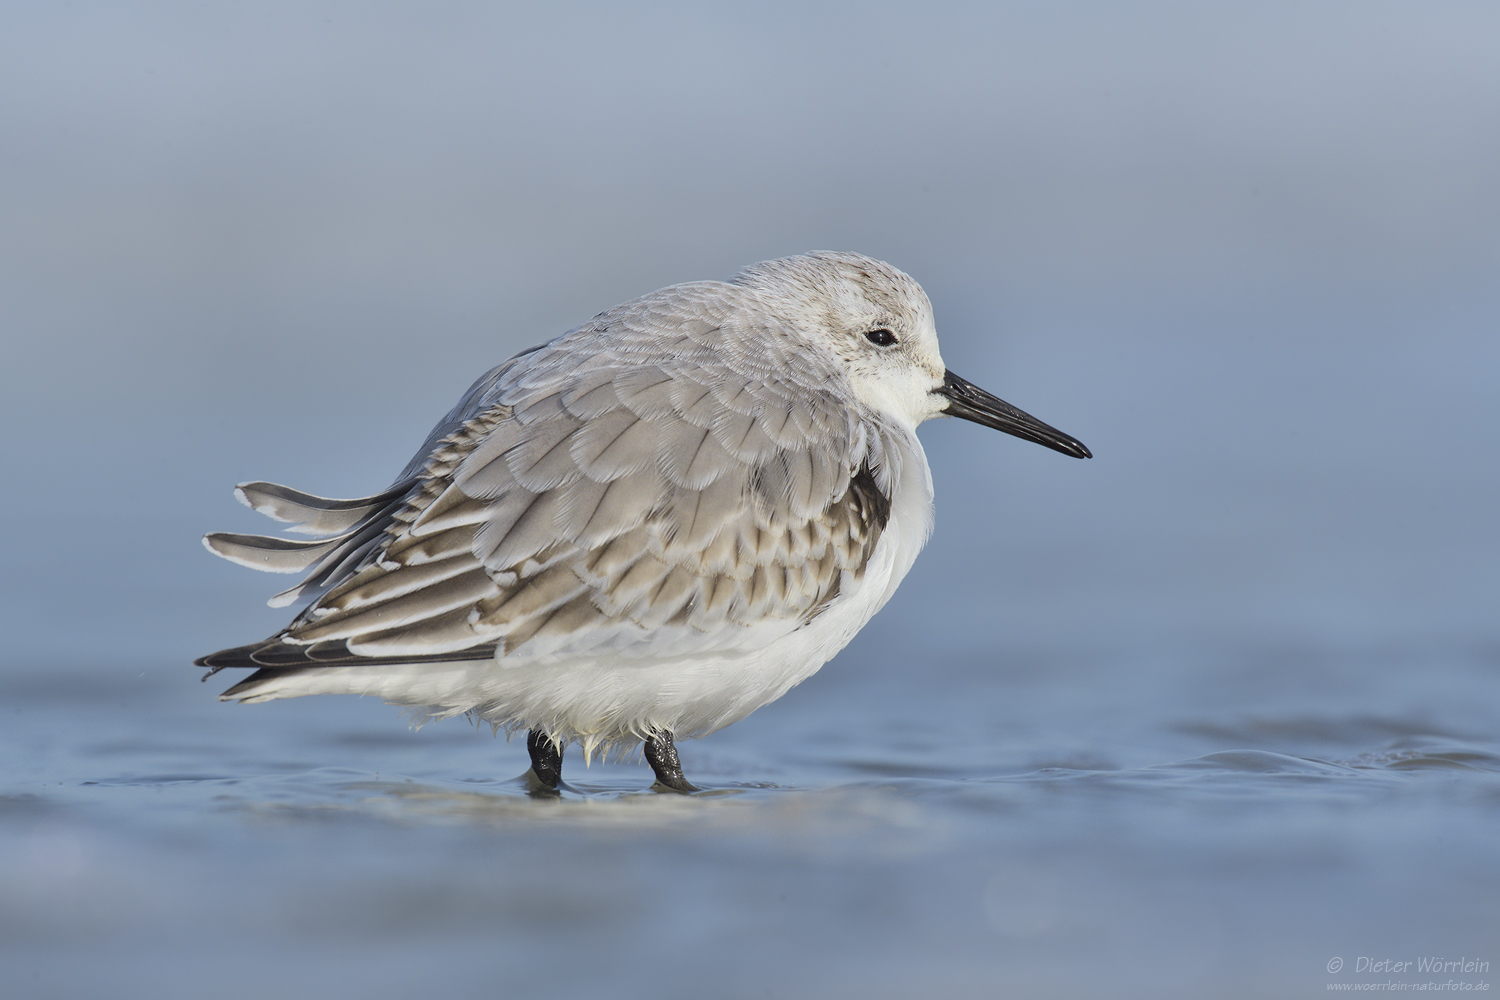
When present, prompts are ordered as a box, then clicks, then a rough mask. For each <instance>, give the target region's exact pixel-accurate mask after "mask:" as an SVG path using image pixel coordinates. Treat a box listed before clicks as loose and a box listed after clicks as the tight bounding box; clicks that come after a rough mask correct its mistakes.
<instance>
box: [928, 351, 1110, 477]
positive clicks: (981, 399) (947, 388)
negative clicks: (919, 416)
mask: <svg viewBox="0 0 1500 1000" xmlns="http://www.w3.org/2000/svg"><path fill="white" fill-rule="evenodd" d="M933 391H934V392H936V393H937V394H938V395H940V396H947V397H948V405H947V406H946V407H944V408H943V412H944V413H947V414H949V415H950V416H954V417H963V418H964V419H965V420H972V421H974V422H975V423H976V424H984V426H986V427H993V428H995V430H997V431H1004V432H1005V433H1007V434H1014V435H1015V436H1016V437H1018V438H1022V439H1024V440H1026V441H1034V442H1036V443H1037V444H1040V445H1045V446H1046V447H1048V448H1051V449H1052V450H1053V451H1060V452H1062V453H1063V454H1064V455H1072V456H1073V457H1074V458H1093V457H1094V455H1093V453H1092V452H1090V451H1089V450H1088V449H1087V448H1085V447H1084V446H1083V442H1082V441H1079V440H1078V439H1077V438H1072V437H1069V436H1068V435H1066V434H1064V433H1063V432H1062V431H1060V430H1058V429H1057V428H1056V427H1051V426H1048V425H1047V424H1044V423H1042V422H1041V421H1040V420H1038V419H1037V418H1036V417H1033V416H1032V415H1031V414H1029V413H1027V412H1025V411H1024V410H1018V409H1016V408H1015V407H1014V406H1011V405H1010V404H1009V403H1007V402H1006V401H1005V400H1003V399H1000V398H999V397H996V396H991V395H990V394H989V393H987V392H985V391H984V390H983V389H981V388H979V386H977V385H975V384H974V383H973V382H970V381H969V380H968V379H963V378H959V377H958V376H957V375H955V374H953V373H952V372H944V373H943V384H942V387H941V388H938V389H934V390H933Z"/></svg>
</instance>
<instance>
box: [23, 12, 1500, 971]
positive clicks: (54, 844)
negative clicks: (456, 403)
mask: <svg viewBox="0 0 1500 1000" xmlns="http://www.w3.org/2000/svg"><path fill="white" fill-rule="evenodd" d="M0 135H3V136H4V141H3V143H0V343H3V351H4V354H3V357H4V363H3V364H0V428H3V434H0V461H3V463H4V467H5V468H7V469H8V470H10V473H9V476H8V477H7V480H6V481H7V483H8V485H9V488H10V495H11V503H10V515H9V517H7V518H6V527H5V529H4V546H5V564H4V565H5V572H4V573H3V576H0V586H3V588H4V592H3V595H0V626H3V629H4V635H5V643H4V653H3V661H0V697H3V699H4V700H3V706H4V710H5V712H6V716H7V719H9V720H10V722H9V723H8V725H7V729H8V731H9V733H8V736H7V737H6V739H5V749H4V755H5V757H4V759H5V760H6V761H7V767H6V770H7V771H9V772H10V773H11V778H10V779H9V787H8V788H5V789H0V793H3V798H0V803H3V806H0V844H3V845H6V846H4V851H5V853H4V854H3V855H0V858H8V860H0V953H3V954H6V955H7V956H8V958H7V959H6V961H7V963H8V964H9V965H10V967H11V968H12V969H13V970H15V971H14V972H13V974H12V975H13V976H14V977H15V979H16V981H17V982H20V983H22V984H23V985H24V987H25V989H24V991H23V992H24V993H25V995H37V996H74V995H78V996H82V995H85V994H89V993H91V992H95V991H97V990H99V989H101V988H104V987H105V986H106V985H108V986H110V988H112V989H114V990H115V991H116V992H117V993H119V994H120V995H125V994H132V995H133V991H134V990H137V989H138V990H139V991H140V992H141V993H142V994H143V995H144V994H146V993H149V994H150V995H153V996H177V995H181V996H195V995H202V991H203V989H205V988H206V987H207V986H208V985H209V984H212V986H213V988H214V989H215V990H216V991H217V992H219V994H220V995H226V996H230V995H233V996H237V995H241V993H239V992H236V991H237V990H238V991H242V992H243V995H246V996H254V995H264V994H265V992H269V991H270V990H273V989H274V990H276V991H278V992H280V993H282V994H284V995H288V996H293V995H297V996H300V995H304V994H306V995H312V994H313V993H314V992H317V991H320V990H323V991H326V990H327V989H329V988H332V987H330V985H329V984H342V985H343V986H345V987H347V988H349V989H350V990H353V991H356V992H362V993H364V994H366V995H371V996H379V995H395V994H396V993H398V992H402V991H409V990H410V989H415V988H420V986H421V984H432V983H437V982H446V983H447V984H448V986H449V987H450V988H451V989H454V990H456V991H458V992H460V993H464V992H466V991H467V992H469V993H472V994H474V995H494V994H496V993H498V994H499V995H506V990H507V989H508V988H514V989H520V988H523V987H525V988H538V989H540V988H547V989H557V988H572V989H575V990H582V991H584V993H585V994H586V995H587V994H588V992H590V991H591V990H593V991H601V992H602V990H603V989H604V988H609V989H610V990H611V992H613V993H617V994H619V995H627V996H632V995H647V994H650V995H654V996H675V995H684V996H686V995H705V994H707V995H723V996H746V997H749V996H756V997H759V996H766V995H774V996H802V995H808V996H811V995H814V994H818V995H830V994H833V995H850V996H854V995H860V996H885V995H889V996H920V995H931V994H932V993H935V992H937V991H939V990H945V991H946V990H954V989H970V990H974V991H977V992H979V993H980V994H981V995H1015V996H1031V997H1044V996H1047V997H1050V996H1058V997H1072V996H1096V995H1102V994H1104V993H1106V992H1108V993H1111V995H1129V996H1134V995H1140V996H1173V995H1184V996H1186V995H1215V996H1222V997H1236V996H1247V997H1252V996H1293V995H1301V994H1302V993H1303V992H1307V993H1309V994H1310V993H1312V992H1324V990H1325V983H1326V982H1329V981H1334V980H1336V979H1339V977H1335V976H1331V974H1327V973H1325V971H1324V970H1325V966H1326V965H1327V963H1328V962H1329V961H1330V960H1331V959H1332V958H1333V957H1335V956H1342V957H1343V959H1344V961H1345V962H1346V963H1348V966H1349V967H1350V968H1351V969H1352V968H1353V966H1354V964H1355V959H1356V957H1358V956H1359V955H1366V956H1374V957H1376V958H1382V957H1384V958H1392V959H1407V958H1415V957H1416V955H1417V953H1418V952H1421V953H1423V954H1448V955H1449V957H1457V956H1458V955H1459V954H1460V953H1463V952H1464V951H1465V949H1467V954H1468V956H1469V957H1470V958H1472V957H1474V956H1475V955H1476V954H1479V957H1480V958H1484V959H1490V960H1494V961H1497V962H1500V948H1495V947H1494V942H1495V941H1496V940H1500V935H1497V931H1500V904H1497V903H1496V902H1495V900H1496V898H1497V897H1496V892H1495V890H1496V889H1497V888H1500V875H1497V874H1496V873H1497V872H1500V865H1497V862H1500V850H1497V849H1496V846H1495V845H1496V844H1497V843H1500V836H1497V835H1500V824H1497V821H1500V778H1497V775H1500V741H1497V738H1496V732H1497V726H1500V627H1497V623H1496V614H1495V611H1496V598H1497V579H1496V576H1497V573H1496V566H1497V556H1500V528H1497V523H1500V522H1497V518H1496V516H1495V515H1496V504H1497V497H1500V473H1497V465H1496V462H1495V456H1496V454H1497V451H1500V398H1497V393H1496V379H1497V373H1500V337H1497V320H1500V9H1497V8H1496V7H1495V6H1494V5H1492V4H1486V3H1457V2H1455V3H1448V2H1428V3H1420V4H1418V3H1378V2H1359V3H1311V4H1309V3H1262V4H1253V5H1252V4H1239V5H1231V4H1198V3H1144V2H1142V3H1135V2H1132V3H1062V4H1027V3H1000V4H983V5H959V4H953V5H946V4H945V5H922V6H920V7H919V6H917V5H881V4H869V3H863V4H832V3H830V4H819V5H806V4H757V5H748V6H747V5H738V6H730V5H703V4H682V5H672V4H652V5H649V6H629V7H623V6H617V5H603V4H599V5H590V4H575V3H556V4H549V5H509V4H477V3H427V4H420V5H419V4H394V3H390V4H385V3H382V4H373V3H362V4H353V3H346V4H338V3H322V2H313V3H295V4H290V3H288V4H277V3H259V4H253V5H251V4H217V3H214V4H202V3H199V4H188V3H167V4H151V5H146V4H87V3H13V4H8V5H6V6H5V8H4V9H3V10H0ZM814 249H849V250H857V251H860V252H863V253H867V254H870V255H873V256H876V257H880V258H882V259H885V260H888V261H890V262H892V263H893V264H895V265H897V266H898V267H901V268H902V269H904V270H906V271H908V272H909V273H911V274H912V275H913V276H914V277H916V278H917V280H919V281H920V282H922V284H923V285H924V287H925V288H926V289H927V291H928V293H929V295H930V297H931V298H932V300H933V303H934V306H935V308H936V312H937V319H938V329H939V333H940V335H941V337H942V343H943V349H944V356H945V359H946V361H947V363H948V365H949V366H950V367H951V368H953V369H954V370H955V371H958V372H959V373H961V374H962V375H964V376H965V377H967V378H969V379H971V380H972V381H974V382H976V383H978V384H980V385H982V386H984V387H985V388H987V389H989V390H991V391H993V392H995V393H997V394H998V395H1000V396H1002V397H1003V398H1005V399H1007V400H1009V401H1011V402H1013V403H1015V404H1016V405H1019V406H1021V407H1023V408H1025V409H1027V410H1029V411H1030V412H1032V413H1035V414H1036V415H1037V416H1039V417H1040V418H1041V419H1043V420H1046V421H1048V422H1050V423H1053V424H1055V425H1057V426H1059V427H1061V428H1063V429H1064V430H1066V431H1068V432H1069V433H1072V434H1074V435H1076V436H1077V437H1079V438H1081V439H1082V440H1083V441H1085V442H1086V443H1087V444H1088V445H1089V446H1090V447H1091V448H1092V449H1093V451H1094V453H1095V455H1096V456H1097V457H1096V458H1095V459H1094V460H1093V461H1091V462H1073V461H1068V460H1065V459H1063V458H1061V457H1060V456H1058V455H1055V454H1053V453H1051V452H1047V451H1045V450H1043V449H1040V448H1036V447H1034V446H1030V445H1026V444H1023V443H1021V442H1018V441H1015V440H1013V439H1009V438H1003V437H1001V436H999V435H993V434H989V433H987V432H984V431H982V430H981V429H979V428H977V427H974V426H972V425H967V424H960V423H957V422H949V421H940V422H936V423H934V424H929V425H928V426H927V427H926V428H924V431H923V437H924V441H925V443H926V447H927V450H928V455H929V458H930V461H931V464H932V467H933V473H934V479H935V482H936V488H937V495H938V527H937V532H936V534H935V536H934V538H933V541H932V542H931V544H930V545H929V547H928V549H927V551H926V552H925V553H924V554H923V556H922V558H921V559H920V560H919V561H918V564H917V566H916V568H915V569H914V570H913V572H912V574H911V576H910V577H908V579H907V582H906V583H905V584H904V586H903V588H902V590H901V592H900V593H899V594H898V595H897V597H896V599H895V600H894V601H893V602H892V604H891V605H890V606H889V607H888V608H887V609H886V610H885V611H884V612H882V614H881V615H880V616H878V617H877V619H876V620H875V621H874V622H873V623H872V624H871V625H870V626H869V627H868V628H867V629H866V630H865V632H864V633H863V634H862V635H861V636H860V637H859V638H858V639H857V640H856V642H855V643H854V645H852V646H851V647H850V648H849V649H848V650H847V651H846V652H845V653H844V654H842V655H841V656H840V657H839V658H838V659H837V660H835V661H834V662H833V663H832V664H830V665H829V666H828V667H827V668H825V669H824V671H823V672H821V673H820V674H819V675H817V676H816V677H815V678H814V679H813V680H812V681H809V682H808V683H807V684H806V685H804V686H803V687H802V688H799V689H798V690H796V691H794V692H792V693H791V694H790V695H788V696H787V697H786V698H785V699H783V701H781V702H779V703H777V704H776V705H774V706H771V707H768V708H766V709H764V710H762V711H761V712H760V713H758V714H757V715H755V716H753V717H752V718H751V719H748V720H746V721H745V722H743V723H741V724H739V725H737V726H735V727H733V728H732V729H730V730H726V731H724V732H723V733H720V734H717V735H715V736H714V737H711V738H710V739H708V740H706V741H703V742H702V743H690V744H687V745H685V746H684V748H683V754H684V761H685V765H686V766H687V768H688V770H689V774H690V775H691V776H692V777H694V778H695V779H699V778H701V779H703V781H704V782H705V783H707V784H709V785H711V786H713V785H715V784H717V786H718V787H722V788H726V789H727V788H736V787H740V786H747V785H753V784H756V783H758V782H768V783H771V784H773V785H774V786H775V788H771V789H761V790H759V791H756V790H751V789H745V790H743V791H742V792H741V793H740V794H737V795H725V796H718V797H712V798H709V799H694V800H691V801H686V802H683V801H675V800H673V801H670V802H668V801H664V800H659V799H657V798H652V797H640V796H635V795H633V794H630V789H633V788H638V787H643V786H644V784H645V779H644V774H645V772H644V771H643V770H642V769H640V768H638V767H635V768H632V767H628V766H624V765H620V766H612V767H605V768H603V769H594V770H591V771H587V772H583V773H582V774H581V775H579V777H581V778H582V779H583V781H584V782H585V784H587V783H588V782H593V783H594V784H593V785H592V786H590V787H592V788H593V789H594V792H593V794H592V796H585V797H583V798H582V800H581V801H578V802H564V803H561V804H559V805H558V806H557V808H556V809H554V810H553V811H552V812H548V813H546V814H542V813H541V812H539V807H537V806H536V804H533V803H530V802H528V801H526V800H524V799H520V798H517V797H516V794H515V789H514V787H513V786H511V785H509V784H506V783H505V780H504V779H508V778H509V777H510V776H512V775H514V774H517V773H519V772H520V771H521V770H523V769H524V766H525V764H524V754H523V753H522V752H521V750H520V748H519V747H518V746H515V745H511V746H509V747H507V746H506V745H505V744H503V743H496V742H494V741H492V740H490V739H489V735H488V730H487V729H486V730H485V731H484V734H483V737H482V738H478V737H476V736H475V734H474V731H473V730H472V729H471V728H469V727H468V726H467V725H466V724H465V723H463V722H461V721H450V722H447V723H443V724H441V725H436V726H431V727H428V728H426V729H424V730H422V731H420V732H418V733H415V734H411V733H408V732H407V731H406V730H405V729H404V728H403V725H402V722H401V720H400V719H399V717H398V716H397V713H396V712H395V711H394V710H392V709H388V708H384V707H383V706H379V705H375V704H368V703H365V702H358V701H353V700H342V701H341V700H336V699H322V700H318V699H314V700H312V701H310V702H307V701H304V702H293V703H283V704H277V705H269V706H259V707H256V708H237V707H232V706H225V705H220V704H218V703H217V702H216V701H214V700H213V697H212V695H213V694H214V693H216V692H217V690H218V688H217V687H212V686H211V689H210V688H205V687H200V686H199V685H197V684H195V683H194V680H195V678H196V676H197V673H196V672H195V671H193V670H192V669H190V668H189V667H188V663H189V662H190V661H191V660H192V658H193V657H195V656H197V655H201V654H203V653H206V652H209V651H211V650H213V649H217V648H220V647H223V646H227V645H232V644H237V643H241V642H245V641H250V640H253V639H256V638H260V637H262V636H263V635H266V634H269V633H271V632H272V631H274V630H276V629H277V628H279V627H280V626H281V625H282V624H283V623H284V620H285V612H283V611H275V610H271V609H268V608H266V607H265V606H264V603H263V602H264V599H265V598H266V597H267V596H269V595H270V593H272V592H273V591H274V590H277V589H279V588H280V586H282V585H284V581H282V580H281V578H275V577H266V576H261V575H258V574H252V573H248V572H245V571H243V570H241V569H238V568H236V567H234V566H231V565H230V564H228V563H225V562H222V561H219V560H216V559H213V558H212V557H210V556H209V555H207V554H206V553H205V552H204V551H203V550H202V548H201V547H200V545H199V541H198V539H199V536H200V535H201V534H202V533H203V532H204V531H207V530H242V531H243V530H250V531H254V530H261V529H262V528H264V522H262V521H259V519H257V518H256V517H255V516H254V515H253V514H251V513H250V512H249V511H246V510H244V509H242V508H240V507H238V506H237V505H236V504H234V502H233V500H232V499H231V496H230V488H231V487H232V485H233V484H234V483H236V482H238V481H242V480H247V479H269V480H272V481H275V482H282V483H287V484H289V485H292V486H294V487H297V488H300V489H305V490H308V491H311V492H314V493H319V494H323V495H328V496H358V495H365V494H368V493H372V492H374V491H376V490H377V489H379V488H381V487H383V486H384V485H386V484H387V483H388V482H389V481H390V479H391V478H392V477H393V476H394V475H395V473H396V472H397V471H398V470H399V468H400V467H401V466H402V465H403V464H404V462H405V461H406V459H407V458H408V457H409V456H410V454H411V452H412V451H413V449H415V447H416V446H417V445H418V444H419V443H420V442H421V440H422V438H423V437H424V435H425V433H426V431H427V430H428V428H429V427H430V426H431V425H432V424H433V423H434V422H435V421H436V420H437V418H438V417H439V416H441V415H442V414H443V413H444V412H445V411H446V410H447V408H448V407H449V406H450V405H451V403H452V402H453V400H454V399H456V398H457V396H458V395H459V393H460V392H462V390H463V389H464V388H465V387H466V386H467V385H468V384H469V382H470V381H471V380H472V379H473V378H475V377H476V376H477V375H478V374H480V373H481V372H483V371H484V370H485V369H487V368H488V367H490V366H491V365H493V364H495V363H497V362H498V361H500V360H503V359H504V358H506V357H508V356H509V355H510V354H512V353H514V352H515V351H517V350H519V349H521V348H524V347H527V346H530V345H532V344H534V343H537V342H539V341H541V340H545V339H549V338H550V337H552V336H554V335H556V334H558V333H561V332H563V331H564V330H566V329H568V328H570V327H572V326H574V325H576V324H578V323H580V322H582V321H584V320H585V319H587V318H588V317H589V316H591V315H593V314H594V313H596V312H598V311H599V310H601V309H604V308H606V307H608V306H610V305H613V304H615V303H617V302H619V301H622V300H624V299H628V298H631V297H634V296H636V295H639V294H642V293H644V292H647V291H650V290H652V289H655V288H657V287H660V286H662V285H666V284H671V283H675V282H678V281H686V280H694V279H700V278H717V277H725V276H727V275H729V274H731V273H733V272H734V271H735V270H737V269H738V268H740V267H741V266H743V265H745V264H748V263H752V262H754V261H758V260H762V259H766V258H770V257H776V256H783V255H786V254H791V253H798V252H802V251H806V250H814ZM219 679H220V678H215V681H216V682H217V681H218V680H219ZM1236 754H1238V755H1239V756H1235V755H1236ZM1226 755H1227V756H1226ZM1246 755H1248V756H1246ZM465 783H467V784H465ZM789 898H790V900H791V902H788V899H789ZM7 900H8V901H7ZM246 949H248V950H249V954H250V956H251V957H250V959H249V964H248V966H246V967H241V966H240V965H239V964H238V963H239V962H241V961H244V960H245V959H246V956H245V951H246ZM1382 949H1383V950H1382ZM1486 949H1488V950H1486ZM1408 953H1410V954H1408ZM226 968H235V969H238V970H239V971H237V972H235V973H234V974H233V975H229V974H228V973H227V972H226ZM1497 968H1500V967H1497ZM226 975H229V979H228V981H224V980H222V979H221V977H224V976H226ZM1348 977H1349V974H1348V972H1346V973H1345V974H1344V978H1346V979H1347V978H1348ZM1377 978H1378V977H1377ZM1470 978H1473V977H1470ZM127 986H128V987H129V988H126V987H127Z"/></svg>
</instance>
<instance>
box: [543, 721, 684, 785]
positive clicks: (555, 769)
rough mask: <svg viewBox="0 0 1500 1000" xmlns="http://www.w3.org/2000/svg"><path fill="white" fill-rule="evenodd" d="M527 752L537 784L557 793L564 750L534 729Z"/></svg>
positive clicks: (560, 779)
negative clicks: (529, 755)
mask: <svg viewBox="0 0 1500 1000" xmlns="http://www.w3.org/2000/svg"><path fill="white" fill-rule="evenodd" d="M526 752H527V753H529V754H531V773H532V774H533V775H534V776H535V777H536V780H537V783H538V784H539V785H541V786H542V788H544V789H551V790H552V791H554V792H555V791H557V786H558V784H559V783H560V782H561V781H562V758H563V754H562V750H561V749H560V748H559V747H558V745H557V744H556V743H553V742H552V738H551V737H550V736H548V735H546V734H545V733H539V732H537V731H536V730H535V729H533V730H531V732H529V733H527V734H526ZM674 759H675V758H674Z"/></svg>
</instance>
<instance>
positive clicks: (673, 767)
mask: <svg viewBox="0 0 1500 1000" xmlns="http://www.w3.org/2000/svg"><path fill="white" fill-rule="evenodd" d="M644 750H645V753H646V763H648V764H650V765H651V770H653V771H655V772H656V783H657V784H658V785H661V786H662V787H663V788H668V789H671V790H672V791H674V792H696V791H697V790H698V789H697V788H696V787H694V786H693V785H690V784H688V781H687V779H686V778H684V777H683V776H682V762H681V761H679V760H678V759H677V748H676V747H675V746H673V745H672V734H671V733H657V734H656V735H655V736H652V737H651V738H650V739H648V740H646V745H645V747H644Z"/></svg>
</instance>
